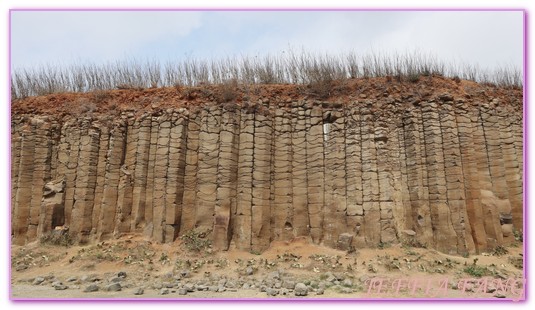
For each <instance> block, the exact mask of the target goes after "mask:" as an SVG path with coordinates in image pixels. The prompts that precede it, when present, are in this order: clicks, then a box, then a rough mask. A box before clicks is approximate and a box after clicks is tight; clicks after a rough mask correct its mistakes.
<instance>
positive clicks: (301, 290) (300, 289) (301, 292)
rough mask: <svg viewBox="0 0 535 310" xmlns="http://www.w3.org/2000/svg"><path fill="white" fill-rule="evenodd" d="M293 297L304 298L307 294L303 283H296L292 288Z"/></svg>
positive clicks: (306, 288)
mask: <svg viewBox="0 0 535 310" xmlns="http://www.w3.org/2000/svg"><path fill="white" fill-rule="evenodd" d="M294 294H295V296H306V295H307V294H308V287H307V286H306V285H305V284H304V283H297V284H296V285H295V288H294Z"/></svg>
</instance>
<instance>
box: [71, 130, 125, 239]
mask: <svg viewBox="0 0 535 310" xmlns="http://www.w3.org/2000/svg"><path fill="white" fill-rule="evenodd" d="M125 139H126V137H125V124H124V122H123V121H122V120H121V121H118V122H117V123H115V124H114V128H113V129H112V131H111V133H110V140H109V148H108V154H107V157H106V173H105V179H104V191H103V194H102V206H101V208H100V220H99V226H98V232H97V235H98V239H99V240H104V239H108V238H110V237H112V233H113V229H114V226H115V214H116V208H117V197H118V187H119V178H120V176H121V166H122V164H123V161H124V150H125V143H126V141H125ZM67 186H68V185H67Z"/></svg>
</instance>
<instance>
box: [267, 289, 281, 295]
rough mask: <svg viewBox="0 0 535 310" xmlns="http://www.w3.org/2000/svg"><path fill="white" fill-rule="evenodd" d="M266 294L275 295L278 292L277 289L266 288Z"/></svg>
mask: <svg viewBox="0 0 535 310" xmlns="http://www.w3.org/2000/svg"><path fill="white" fill-rule="evenodd" d="M266 294H268V296H277V295H278V294H279V290H277V289H274V288H268V289H267V290H266Z"/></svg>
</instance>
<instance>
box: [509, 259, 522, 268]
mask: <svg viewBox="0 0 535 310" xmlns="http://www.w3.org/2000/svg"><path fill="white" fill-rule="evenodd" d="M507 260H508V261H509V263H510V264H512V265H513V266H515V268H517V269H520V270H523V269H524V258H523V257H509V258H508V259H507Z"/></svg>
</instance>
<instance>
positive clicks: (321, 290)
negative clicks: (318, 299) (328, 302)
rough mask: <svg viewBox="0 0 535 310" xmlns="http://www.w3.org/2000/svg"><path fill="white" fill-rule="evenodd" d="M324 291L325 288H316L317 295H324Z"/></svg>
mask: <svg viewBox="0 0 535 310" xmlns="http://www.w3.org/2000/svg"><path fill="white" fill-rule="evenodd" d="M324 292H325V290H324V289H322V288H318V289H317V290H316V295H323V293H324Z"/></svg>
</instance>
